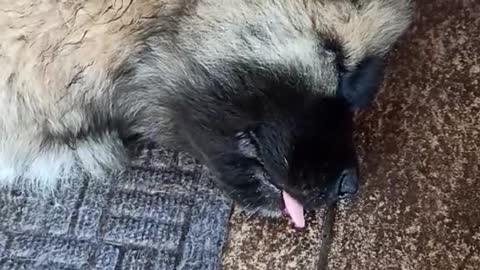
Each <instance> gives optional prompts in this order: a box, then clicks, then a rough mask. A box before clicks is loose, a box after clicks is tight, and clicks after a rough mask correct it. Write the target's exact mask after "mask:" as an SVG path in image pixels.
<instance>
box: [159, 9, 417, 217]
mask: <svg viewBox="0 0 480 270" xmlns="http://www.w3.org/2000/svg"><path fill="white" fill-rule="evenodd" d="M214 2H215V1H203V2H202V1H200V3H201V4H199V5H198V6H196V7H195V12H194V14H193V15H189V16H186V17H185V18H184V19H183V20H181V21H180V22H179V24H178V30H177V32H176V34H175V44H176V45H175V47H174V48H171V51H172V54H173V55H177V57H176V58H175V59H176V60H175V61H172V62H171V63H170V64H169V65H170V66H169V68H171V69H174V70H182V72H177V74H171V75H170V77H171V78H174V79H171V81H169V82H168V84H169V85H174V86H175V89H177V90H172V91H175V92H174V93H172V95H171V97H172V98H171V99H172V101H171V102H170V108H171V111H173V115H174V116H173V122H174V125H175V129H176V130H177V136H178V138H181V140H182V141H183V142H184V143H186V145H188V147H189V149H190V151H192V152H194V153H195V154H196V155H197V156H198V157H199V158H201V159H202V160H203V161H204V162H206V163H207V164H208V165H209V166H210V168H211V169H212V170H213V171H214V172H216V173H217V174H218V179H219V181H218V182H219V185H220V186H221V187H222V188H223V189H224V190H225V191H226V193H228V194H229V195H230V196H231V197H232V198H234V199H235V200H236V201H237V202H238V203H240V204H241V205H243V206H244V207H246V208H248V209H252V210H256V211H260V212H262V213H264V214H272V215H276V214H279V213H280V210H281V208H282V205H281V203H280V202H281V192H282V191H286V192H288V193H289V194H291V195H292V196H293V197H294V198H296V199H297V200H298V201H300V203H301V204H303V205H304V206H305V207H306V208H316V207H318V206H320V205H321V204H322V203H323V202H324V201H325V200H330V199H332V200H335V199H337V198H340V197H342V196H345V195H349V194H353V193H355V192H356V191H357V188H358V179H359V172H358V166H357V156H356V153H355V146H354V143H353V138H352V137H353V119H352V118H353V112H354V110H355V109H356V108H361V107H365V106H367V105H368V104H369V103H370V102H371V101H372V100H373V98H374V97H375V94H376V93H377V90H378V89H379V87H380V84H381V81H382V73H383V60H382V58H383V57H384V55H385V53H386V52H388V50H389V48H390V47H391V45H392V44H393V43H394V42H395V41H396V40H397V39H398V37H399V36H400V35H401V34H402V33H403V32H404V31H405V29H406V28H407V26H408V25H409V22H410V17H411V5H410V1H408V0H363V1H362V0H359V1H347V0H340V1H313V0H311V1H310V0H308V1H304V0H302V1H300V0H298V1H297V0H293V1H291V0H289V1H269V0H265V1H237V0H235V1H233V0H231V1H225V2H224V5H221V6H219V5H215V4H214ZM180 88H181V89H182V90H181V91H179V90H178V89H180Z"/></svg>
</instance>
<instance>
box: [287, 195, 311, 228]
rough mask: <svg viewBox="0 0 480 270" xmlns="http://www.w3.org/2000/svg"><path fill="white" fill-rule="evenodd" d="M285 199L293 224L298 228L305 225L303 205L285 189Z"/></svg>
mask: <svg viewBox="0 0 480 270" xmlns="http://www.w3.org/2000/svg"><path fill="white" fill-rule="evenodd" d="M282 195H283V201H284V202H285V208H286V210H287V214H288V215H289V216H290V217H291V218H292V221H293V224H295V227H297V228H303V227H305V217H304V216H303V206H302V205H301V204H300V203H299V202H298V201H297V200H295V199H294V198H292V196H290V194H288V193H287V192H285V191H283V192H282Z"/></svg>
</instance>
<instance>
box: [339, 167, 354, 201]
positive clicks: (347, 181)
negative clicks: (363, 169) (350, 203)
mask: <svg viewBox="0 0 480 270" xmlns="http://www.w3.org/2000/svg"><path fill="white" fill-rule="evenodd" d="M338 181H339V183H338V190H337V192H338V193H337V195H338V196H339V197H340V198H344V197H349V196H351V195H354V194H355V193H357V190H358V172H357V169H355V168H351V169H346V170H344V171H343V172H342V174H341V175H340V177H339V179H338Z"/></svg>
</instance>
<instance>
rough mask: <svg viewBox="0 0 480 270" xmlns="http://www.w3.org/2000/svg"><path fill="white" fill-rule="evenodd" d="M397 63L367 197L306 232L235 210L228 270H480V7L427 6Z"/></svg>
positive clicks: (327, 214)
mask: <svg viewBox="0 0 480 270" xmlns="http://www.w3.org/2000/svg"><path fill="white" fill-rule="evenodd" d="M388 58H389V67H388V70H387V76H386V81H385V84H384V87H383V90H382V92H381V94H380V95H379V96H378V99H377V101H376V103H375V105H374V106H373V108H371V109H370V110H368V111H365V112H362V113H360V114H359V115H358V119H357V123H358V127H357V129H358V138H357V139H358V144H359V147H360V153H361V160H362V172H363V179H364V183H362V187H361V191H360V193H359V194H358V196H357V197H355V198H354V199H353V200H351V201H349V202H343V203H341V204H339V205H338V206H337V207H336V209H325V210H323V211H321V212H320V213H317V214H312V215H311V216H310V218H309V222H308V224H309V227H308V229H307V230H306V231H305V232H295V231H293V230H290V229H289V228H288V226H287V223H286V222H285V221H269V220H263V219H260V218H254V217H247V216H245V215H243V214H241V213H238V212H235V213H234V215H233V216H232V218H231V220H230V232H229V240H228V244H227V246H226V248H225V252H224V256H223V266H224V269H225V270H243V269H245V270H247V269H248V270H255V269H275V270H277V269H285V270H287V269H288V270H290V269H292V270H293V269H327V266H328V269H336V270H343V269H345V270H347V269H348V270H356V269H402V270H409V269H412V270H422V269H437V270H452V269H457V270H474V269H480V170H479V166H480V160H479V159H480V84H479V80H480V1H478V0H463V1H462V0H442V1H431V0H420V1H417V12H416V17H415V23H414V25H413V26H412V28H411V29H410V31H409V32H408V33H407V34H406V35H405V36H404V38H403V39H402V40H401V41H400V42H399V43H398V44H397V46H396V47H395V48H394V50H393V52H392V54H391V55H389V57H388Z"/></svg>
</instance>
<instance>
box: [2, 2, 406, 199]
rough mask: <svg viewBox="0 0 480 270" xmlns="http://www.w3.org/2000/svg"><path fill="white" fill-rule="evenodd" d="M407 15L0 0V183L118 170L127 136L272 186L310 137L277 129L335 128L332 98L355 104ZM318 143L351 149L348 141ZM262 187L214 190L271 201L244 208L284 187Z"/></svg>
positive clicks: (384, 6) (339, 7) (42, 182)
mask: <svg viewBox="0 0 480 270" xmlns="http://www.w3.org/2000/svg"><path fill="white" fill-rule="evenodd" d="M410 17H411V5H410V2H409V1H408V0H358V1H347V0H338V1H333V0H324V1H321V0H318V1H315V0H306V1H305V0H284V1H282V0H124V1H114V0H104V1H85V0H72V1H47V0H38V1H33V0H18V1H9V0H0V33H2V37H1V38H0V66H1V67H0V186H9V185H11V184H13V183H16V182H20V183H24V184H28V185H32V186H34V187H36V188H40V189H50V188H52V187H54V186H55V183H56V182H57V181H58V179H65V178H68V177H69V176H70V175H71V173H72V172H73V171H74V170H75V168H76V167H80V168H82V169H84V170H85V171H87V172H89V173H91V174H92V175H93V176H95V177H100V176H102V174H103V173H105V172H106V171H110V170H120V169H122V168H123V166H125V164H128V153H127V151H126V150H125V147H124V142H125V140H128V139H130V138H132V137H136V138H140V139H144V140H154V141H156V142H158V143H160V144H165V143H166V144H168V145H174V146H176V147H179V148H180V149H182V150H187V151H189V152H191V153H193V154H194V155H196V156H197V157H198V158H199V159H201V160H202V161H204V162H205V163H206V164H208V165H210V166H211V167H212V169H213V170H214V171H215V170H216V171H217V172H219V173H220V175H227V176H225V179H233V178H235V179H242V176H245V174H247V172H248V173H251V174H252V175H255V177H257V176H258V173H259V172H258V171H256V170H255V169H252V167H251V166H253V165H252V164H250V165H246V163H249V162H250V161H252V160H253V159H255V160H257V161H262V162H261V163H262V166H264V167H263V169H264V170H262V172H265V171H268V172H269V174H271V175H270V176H271V177H273V176H272V174H273V175H276V174H277V173H276V172H279V173H278V175H277V177H278V178H279V179H280V178H282V179H283V178H285V175H291V173H287V172H286V171H289V170H291V169H289V166H293V165H291V163H292V162H293V160H291V159H292V158H293V156H298V155H300V154H299V153H296V152H294V151H293V150H291V149H290V148H289V147H288V145H296V144H297V142H296V140H299V139H298V138H304V139H305V138H307V139H305V140H304V141H308V140H310V138H311V137H312V136H316V135H312V136H310V135H305V134H304V133H305V132H304V133H302V132H300V133H302V134H300V135H298V136H297V135H295V136H294V135H292V134H293V133H295V132H293V131H292V130H294V129H295V128H296V129H297V130H298V129H299V127H298V126H299V125H297V124H292V125H290V126H288V127H283V125H287V124H285V123H298V122H302V124H301V126H302V127H303V128H304V129H305V130H306V131H308V130H311V131H312V132H317V135H318V132H324V133H328V132H325V131H321V130H316V129H317V128H318V129H323V128H325V126H322V127H314V126H311V124H312V123H313V122H315V121H317V120H316V116H319V117H320V118H322V119H323V118H325V119H323V120H318V121H320V122H319V126H320V125H324V123H325V125H327V126H328V125H330V126H332V125H331V123H330V124H329V121H337V120H329V119H330V118H331V119H337V117H338V116H339V115H342V114H343V113H344V112H345V110H343V107H344V105H343V103H342V102H339V101H338V100H337V96H338V95H341V96H342V100H345V101H348V103H349V104H351V105H352V106H355V105H362V104H363V103H365V101H368V100H369V99H370V98H371V97H372V96H373V95H374V90H372V89H373V88H375V87H373V88H371V87H367V86H369V84H370V81H371V80H370V79H369V78H365V80H366V81H365V83H363V81H362V80H364V78H363V77H362V76H363V75H364V74H363V73H362V72H363V71H358V70H359V69H360V68H362V69H363V68H364V67H365V69H366V70H367V72H366V75H365V76H367V77H368V76H370V75H369V74H368V73H369V72H373V73H375V71H376V70H377V67H376V64H375V63H377V60H378V59H381V57H383V56H384V54H385V53H386V52H387V51H388V49H389V48H390V46H391V45H392V44H393V43H394V42H395V41H396V40H397V38H398V37H399V36H400V35H401V34H402V33H403V32H404V30H405V29H406V28H407V26H408V25H409V22H410ZM345 78H347V81H345V80H346V79H345ZM343 81H345V83H344V84H342V82H343ZM373 81H375V79H374V80H373ZM339 85H343V86H339ZM346 85H347V86H346ZM365 85H366V86H365ZM362 87H363V88H365V89H363V88H362ZM367 88H368V89H367ZM292 89H293V90H292ZM342 89H343V90H342ZM339 93H340V94H339ZM324 98H327V99H328V98H331V99H332V100H333V99H335V101H334V102H333V103H330V101H324ZM320 99H321V100H322V101H321V102H320V101H319V100H320ZM312 100H315V101H312ZM307 101H308V102H307ZM310 101H312V102H313V103H315V104H317V103H318V102H320V103H318V104H317V105H312V104H313V103H312V102H310ZM285 102H287V103H285ZM324 103H325V104H326V105H325V104H324ZM337 103H339V104H340V103H342V104H340V105H338V106H337V105H336V104H337ZM272 104H273V105H272ZM305 104H310V105H311V106H310V105H305ZM322 104H323V105H322ZM307 107H308V108H310V109H308V110H304V109H303V108H307ZM326 108H329V109H326ZM330 108H331V109H330ZM307 111H308V112H307ZM336 111H338V112H339V114H335V116H332V117H329V116H328V115H329V114H330V113H333V112H336ZM312 114H313V115H312ZM345 117H346V118H345V119H347V118H348V119H349V117H348V116H345ZM310 118H312V121H310V120H308V121H310V122H308V121H306V120H305V121H303V119H310ZM340 118H342V117H340ZM295 119H297V120H298V119H300V120H298V121H297V120H295ZM322 121H323V122H322ZM342 121H343V120H339V121H338V122H342ZM346 121H347V120H346ZM303 122H305V123H303ZM307 122H308V123H307ZM327 122H328V123H327ZM347 122H348V121H347ZM259 123H262V125H264V126H269V125H265V123H274V124H271V125H270V126H272V130H277V131H279V132H278V134H274V133H271V132H270V131H271V130H270V129H269V131H268V132H267V131H265V130H267V129H266V128H263V127H262V128H263V131H258V130H256V129H255V127H256V125H258V124H259ZM342 123H343V122H342ZM288 125H289V124H288ZM293 126H295V128H294V127H293ZM284 128H285V129H284ZM343 128H344V126H342V127H337V126H335V125H334V127H332V130H335V132H333V133H334V134H336V132H339V134H340V133H341V132H342V130H343ZM246 130H248V132H246ZM252 130H254V131H252ZM282 130H284V132H283V131H282ZM345 131H346V132H349V131H348V130H345ZM252 132H253V133H252ZM256 132H259V133H261V135H259V133H256ZM269 132H270V133H269ZM248 134H254V135H256V136H253V137H255V138H254V139H255V143H252V142H251V140H252V138H251V137H249V139H248V140H245V137H243V136H244V135H245V136H248ZM337 135H338V134H337ZM348 136H349V135H348ZM348 136H347V137H348ZM256 137H260V138H259V139H258V141H257V138H256ZM337 137H338V136H336V137H335V138H337ZM340 137H341V136H340ZM233 138H235V139H233ZM332 140H333V142H332V145H340V148H341V149H340V148H339V150H338V151H336V152H335V153H337V152H342V151H343V150H345V151H344V152H345V153H346V152H348V153H351V152H352V151H351V150H352V149H351V148H352V147H351V146H350V145H348V146H347V145H346V144H343V142H346V141H348V140H350V138H345V140H344V139H343V137H342V139H341V140H342V142H335V140H337V139H332ZM338 140H340V139H338ZM294 141H295V142H294ZM279 142H284V143H285V145H286V146H285V147H283V148H282V147H278V148H277V147H276V146H275V145H279ZM315 143H317V142H312V143H311V144H310V145H313V146H312V147H313V149H317V148H318V149H319V147H320V146H318V147H317V148H316V146H315ZM258 144H260V145H258ZM264 144H266V145H267V146H265V147H263V146H264ZM270 145H273V146H272V147H270ZM300 145H301V143H300ZM344 147H347V148H348V149H347V148H345V149H343V148H344ZM297 148H301V147H300V146H299V147H297ZM320 148H321V147H320ZM289 149H290V150H289ZM318 149H317V150H318ZM259 152H261V153H259ZM327 152H328V151H327ZM327 152H325V153H327ZM302 153H303V152H302ZM328 153H329V155H330V154H332V153H333V152H328ZM308 155H309V154H308V153H306V156H308ZM325 155H327V154H325ZM346 155H347V154H346ZM348 155H350V154H348ZM259 156H262V157H263V158H261V157H259ZM301 157H304V155H303V154H302V155H301ZM328 158H329V157H326V159H328ZM251 159H252V160H251ZM270 159H271V160H273V161H272V164H268V163H269V162H270V161H269V160H270ZM303 159H305V158H300V160H303ZM233 160H235V161H233ZM310 161H311V160H310V159H309V158H306V160H303V161H302V164H310V163H309V162H310ZM338 161H339V162H340V158H338ZM343 161H345V162H346V163H348V164H347V165H348V166H355V164H354V163H355V161H353V160H352V158H351V157H350V156H349V157H348V161H347V160H346V159H345V160H344V159H343V157H342V162H343ZM244 163H245V164H244ZM242 164H244V165H245V166H244V165H242ZM257 165H258V164H257ZM310 165H312V166H315V165H314V164H310ZM347 165H345V166H347ZM232 166H233V167H232ZM255 166H256V165H255ZM298 166H307V165H298ZM342 166H343V165H342ZM282 168H283V169H282ZM338 169H343V168H336V169H335V170H338ZM282 170H283V171H282ZM253 171H255V172H253ZM273 171H275V173H274V172H273ZM280 171H282V173H280ZM229 173H232V175H231V176H228V174H229ZM233 174H236V175H233ZM300 174H302V173H300ZM335 175H336V174H335ZM251 178H252V177H250V176H248V177H246V179H251ZM260 178H261V177H260ZM220 179H222V177H220ZM262 179H263V180H262ZM262 179H261V180H259V183H255V184H254V186H255V187H254V188H253V189H250V190H249V191H248V192H253V194H251V197H252V198H254V199H253V200H256V201H255V203H254V202H252V198H250V199H245V197H249V196H250V195H249V196H246V194H247V193H248V192H247V191H246V190H245V192H238V194H236V193H237V192H236V191H232V190H231V188H232V186H233V188H240V187H239V186H241V184H239V183H233V184H232V182H231V181H230V182H229V180H225V181H221V185H223V186H224V188H225V189H226V190H227V192H228V193H229V194H231V195H232V196H233V197H234V198H236V199H238V200H245V201H246V203H245V205H246V206H252V205H254V204H257V203H258V204H263V205H264V204H271V203H270V202H258V199H255V198H257V197H258V196H264V195H265V194H266V193H268V194H270V193H269V192H272V194H275V196H277V195H278V188H279V186H281V187H284V188H286V187H285V185H287V184H285V182H282V181H283V180H282V181H273V182H272V181H270V180H268V181H267V180H265V178H262ZM232 181H233V182H235V181H236V180H232ZM249 181H250V180H247V182H249ZM322 181H323V180H322ZM322 181H320V182H322ZM325 181H326V180H325ZM225 183H227V184H225ZM272 183H273V185H272ZM318 185H320V184H318ZM321 185H323V186H325V183H324V182H322V183H321ZM304 186H305V185H304V184H302V187H304ZM316 188H317V187H314V188H309V189H310V190H315V191H316V192H317V191H319V190H317V189H318V188H317V189H316ZM322 188H323V187H322ZM322 188H320V189H322ZM292 192H293V193H295V192H294V191H292ZM300 193H301V192H300ZM300 193H299V195H298V196H300V197H301V196H302V195H301V194H300ZM307 193H308V192H307ZM261 194H263V195H261ZM302 194H303V193H302ZM264 197H265V196H264ZM266 197H269V196H266ZM271 197H274V196H273V195H272V196H271ZM255 207H257V206H256V205H255ZM273 208H274V207H273Z"/></svg>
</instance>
